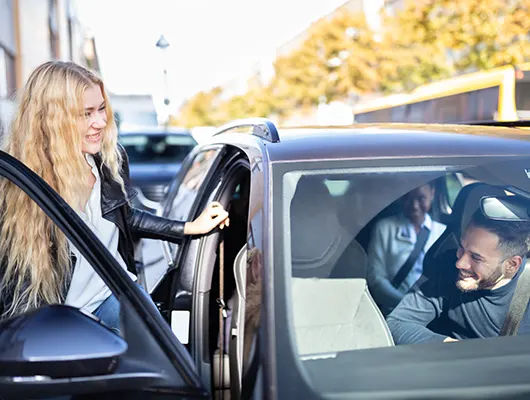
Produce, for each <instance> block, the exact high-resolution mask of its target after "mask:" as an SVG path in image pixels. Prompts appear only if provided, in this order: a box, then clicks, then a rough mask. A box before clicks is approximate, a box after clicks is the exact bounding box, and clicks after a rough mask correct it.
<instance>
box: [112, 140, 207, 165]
mask: <svg viewBox="0 0 530 400" xmlns="http://www.w3.org/2000/svg"><path fill="white" fill-rule="evenodd" d="M119 142H120V143H121V144H122V145H123V147H125V150H126V151H127V154H128V156H129V162H130V163H131V164H153V163H180V162H182V161H183V160H184V158H186V156H187V155H188V153H189V152H190V151H191V150H192V149H193V147H194V146H195V145H196V144H197V142H196V141H195V139H193V137H192V136H191V135H186V134H171V133H167V134H164V133H161V134H142V133H134V134H130V133H128V134H123V135H120V137H119Z"/></svg>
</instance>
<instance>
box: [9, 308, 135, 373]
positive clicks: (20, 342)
mask: <svg viewBox="0 0 530 400" xmlns="http://www.w3.org/2000/svg"><path fill="white" fill-rule="evenodd" d="M126 350H127V343H126V342H125V340H123V339H122V338H121V337H120V336H118V335H116V334H115V333H114V332H112V331H111V330H110V329H108V328H106V327H105V326H103V325H101V324H100V323H99V322H98V321H97V320H96V319H95V318H94V317H91V316H88V315H86V314H84V313H82V312H80V311H79V310H78V309H76V308H73V307H69V306H64V305H52V306H46V307H42V308H39V309H37V310H34V311H31V312H28V313H26V314H23V315H20V316H17V317H14V318H11V319H8V320H6V321H3V322H1V323H0V371H1V373H0V375H3V376H6V377H25V376H26V377H27V376H43V377H50V378H70V377H83V376H94V375H105V374H109V373H112V372H113V371H114V370H115V369H116V367H117V365H118V358H119V357H120V356H121V355H122V354H124V353H125V351H126Z"/></svg>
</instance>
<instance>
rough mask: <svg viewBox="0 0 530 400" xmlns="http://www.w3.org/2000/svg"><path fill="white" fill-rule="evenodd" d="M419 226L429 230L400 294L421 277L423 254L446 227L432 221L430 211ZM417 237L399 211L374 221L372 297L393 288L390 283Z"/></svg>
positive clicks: (370, 274) (370, 248) (370, 281)
mask: <svg viewBox="0 0 530 400" xmlns="http://www.w3.org/2000/svg"><path fill="white" fill-rule="evenodd" d="M422 226H425V227H427V228H428V229H429V231H430V235H429V239H428V240H427V243H425V246H424V248H423V251H422V252H421V253H420V255H419V257H418V259H417V260H416V262H415V264H414V266H413V267H412V269H411V271H410V273H409V274H408V275H407V277H406V278H405V279H404V281H403V282H402V283H401V285H400V286H399V288H398V291H399V292H401V293H402V294H404V293H407V291H408V290H409V289H410V288H411V287H412V285H413V284H414V283H415V282H416V280H417V279H418V278H419V277H420V275H421V273H422V270H423V258H424V256H425V253H426V252H427V251H428V250H429V248H430V247H431V246H432V245H433V244H434V242H436V240H437V239H438V238H439V237H440V236H441V235H442V233H443V231H444V230H445V225H444V224H441V223H439V222H437V221H433V220H432V218H431V216H430V215H429V214H425V220H424V222H423V224H422ZM416 239H417V235H416V230H415V229H414V226H413V225H412V223H411V222H410V221H409V220H408V219H407V218H405V216H403V215H402V214H398V215H394V216H391V217H388V218H384V219H382V220H380V221H378V222H377V223H376V224H375V227H374V230H373V232H372V239H371V241H370V244H369V246H368V262H369V274H368V282H369V283H370V286H371V288H370V290H371V291H372V292H373V293H372V294H373V295H374V297H378V298H379V297H384V296H385V293H386V292H388V291H390V292H394V291H395V290H396V289H395V288H394V287H393V286H392V284H391V282H392V280H393V279H394V277H395V276H396V274H397V273H398V271H399V270H400V268H401V266H402V265H403V264H404V263H405V261H406V260H407V258H408V256H409V255H410V253H411V252H412V250H413V249H414V245H415V244H416Z"/></svg>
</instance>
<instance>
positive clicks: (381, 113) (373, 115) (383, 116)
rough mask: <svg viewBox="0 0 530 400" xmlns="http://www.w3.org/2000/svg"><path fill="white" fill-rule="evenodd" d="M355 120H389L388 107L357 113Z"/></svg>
mask: <svg viewBox="0 0 530 400" xmlns="http://www.w3.org/2000/svg"><path fill="white" fill-rule="evenodd" d="M355 122H359V123H364V122H390V109H385V110H378V111H370V112H367V113H363V114H357V115H356V116H355Z"/></svg>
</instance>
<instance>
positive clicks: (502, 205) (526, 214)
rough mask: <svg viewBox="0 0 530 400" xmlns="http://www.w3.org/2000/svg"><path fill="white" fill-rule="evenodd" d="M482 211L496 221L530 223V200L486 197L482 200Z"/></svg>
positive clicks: (514, 197)
mask: <svg viewBox="0 0 530 400" xmlns="http://www.w3.org/2000/svg"><path fill="white" fill-rule="evenodd" d="M480 209H481V211H482V214H484V216H485V217H487V218H489V219H492V220H496V221H515V222H517V221H518V222H529V221H530V200H528V199H525V198H522V197H520V196H486V197H483V198H482V199H481V200H480Z"/></svg>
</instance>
